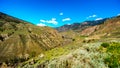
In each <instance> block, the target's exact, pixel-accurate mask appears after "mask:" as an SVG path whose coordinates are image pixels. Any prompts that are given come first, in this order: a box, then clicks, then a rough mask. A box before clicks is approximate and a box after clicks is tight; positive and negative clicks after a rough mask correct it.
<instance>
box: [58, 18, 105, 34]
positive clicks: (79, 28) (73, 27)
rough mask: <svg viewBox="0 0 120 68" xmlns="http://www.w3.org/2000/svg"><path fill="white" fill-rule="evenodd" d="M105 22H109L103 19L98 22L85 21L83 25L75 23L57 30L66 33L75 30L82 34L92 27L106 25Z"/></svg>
mask: <svg viewBox="0 0 120 68" xmlns="http://www.w3.org/2000/svg"><path fill="white" fill-rule="evenodd" d="M105 20H107V18H105V19H102V20H96V21H85V22H82V23H73V24H71V25H63V26H61V27H57V28H56V29H57V30H58V31H59V32H65V31H69V30H74V31H77V32H80V31H82V30H84V29H86V28H88V27H90V26H95V25H99V24H102V23H104V21H105Z"/></svg>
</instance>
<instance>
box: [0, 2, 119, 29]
mask: <svg viewBox="0 0 120 68" xmlns="http://www.w3.org/2000/svg"><path fill="white" fill-rule="evenodd" d="M119 3H120V0H0V12H4V13H6V14H9V15H11V16H14V17H17V18H20V19H23V20H26V21H29V22H31V23H33V24H36V25H39V26H45V25H46V26H50V27H58V26H62V25H64V24H72V23H75V22H83V21H85V20H99V19H102V18H106V17H112V16H117V15H118V14H120V4H119Z"/></svg>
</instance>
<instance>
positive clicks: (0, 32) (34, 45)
mask: <svg viewBox="0 0 120 68" xmlns="http://www.w3.org/2000/svg"><path fill="white" fill-rule="evenodd" d="M62 41H63V39H62V36H61V35H60V34H58V33H57V31H56V30H54V29H52V28H50V27H39V26H35V25H33V24H30V23H27V22H25V21H23V20H20V19H17V18H14V17H11V16H9V15H6V14H3V13H0V63H2V62H6V63H11V64H12V63H16V62H22V61H25V60H28V59H29V58H31V57H35V56H37V55H39V54H40V53H42V52H44V51H46V50H49V49H51V48H54V47H57V46H61V45H62Z"/></svg>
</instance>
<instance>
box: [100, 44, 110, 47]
mask: <svg viewBox="0 0 120 68" xmlns="http://www.w3.org/2000/svg"><path fill="white" fill-rule="evenodd" d="M101 46H102V47H105V48H106V47H108V46H109V43H102V44H101Z"/></svg>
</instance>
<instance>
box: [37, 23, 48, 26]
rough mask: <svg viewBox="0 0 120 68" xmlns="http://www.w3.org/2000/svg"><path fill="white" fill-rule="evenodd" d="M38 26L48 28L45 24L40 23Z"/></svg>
mask: <svg viewBox="0 0 120 68" xmlns="http://www.w3.org/2000/svg"><path fill="white" fill-rule="evenodd" d="M37 26H46V25H45V24H43V23H39V24H37Z"/></svg>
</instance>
